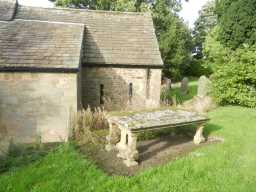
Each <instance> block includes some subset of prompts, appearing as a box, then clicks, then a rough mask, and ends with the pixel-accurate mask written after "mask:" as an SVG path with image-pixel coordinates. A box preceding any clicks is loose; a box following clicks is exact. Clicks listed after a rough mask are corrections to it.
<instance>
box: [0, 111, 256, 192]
mask: <svg viewBox="0 0 256 192" xmlns="http://www.w3.org/2000/svg"><path fill="white" fill-rule="evenodd" d="M209 116H210V117H211V121H210V122H209V124H208V125H207V126H206V132H207V133H209V134H210V135H218V136H221V137H223V138H224V139H225V142H224V143H219V144H216V145H209V146H207V147H204V148H200V149H199V150H196V151H195V152H192V153H190V154H189V155H187V156H186V157H182V158H180V159H177V160H175V161H172V162H169V163H168V164H166V165H164V166H160V167H158V168H152V169H150V170H147V171H145V172H142V173H140V174H139V175H136V176H134V177H117V176H116V177H110V176H107V175H106V174H104V173H103V172H102V171H101V170H100V169H98V168H97V167H96V166H95V165H94V164H93V162H90V161H88V160H86V157H83V156H82V155H80V154H79V153H78V152H77V151H76V150H75V149H74V147H73V146H72V145H68V144H67V145H63V146H60V147H58V148H57V149H56V150H55V151H53V152H51V153H49V154H48V155H47V156H44V157H42V158H41V159H40V160H37V161H35V162H34V163H31V164H29V165H26V166H23V167H21V168H16V169H12V170H9V171H8V172H5V173H4V174H2V175H1V176H0V191H3V192H8V191H15V192H19V191H24V192H28V191H42V192H51V191H52V192H57V191H60V192H65V191H72V192H75V191H79V192H80V191H96V192H98V191H102V192H107V191H111V192H115V191H116V192H119V191H120V192H124V191H129V192H131V191H136V192H143V191H145V192H150V191H156V192H165V191H182V192H184V191H185V192H190V191H191V192H192V191H193V192H199V191H201V192H208V191H209V192H210V191H212V192H216V191H232V192H235V191H239V192H240V191H243V192H250V191H255V190H256V155H255V154H256V142H255V138H256V110H255V109H248V108H243V107H233V106H228V107H220V108H218V109H216V110H215V111H213V112H211V113H210V114H209Z"/></svg>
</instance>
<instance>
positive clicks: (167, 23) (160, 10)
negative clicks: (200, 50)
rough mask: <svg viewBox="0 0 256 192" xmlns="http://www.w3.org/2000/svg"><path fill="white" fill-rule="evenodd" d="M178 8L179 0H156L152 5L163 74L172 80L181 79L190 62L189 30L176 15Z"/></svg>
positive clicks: (190, 43)
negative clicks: (162, 63)
mask: <svg viewBox="0 0 256 192" xmlns="http://www.w3.org/2000/svg"><path fill="white" fill-rule="evenodd" d="M180 9H181V4H180V2H177V1H165V0H157V1H156V2H155V4H154V6H153V7H152V13H153V20H154V25H155V29H156V35H157V38H158V41H159V47H160V52H161V55H162V59H163V62H164V70H163V72H164V76H167V77H169V78H171V79H173V80H179V79H181V77H182V76H183V75H185V72H186V71H187V70H186V69H187V68H188V67H189V65H190V62H191V50H192V37H191V32H190V30H189V29H188V26H187V25H185V24H184V22H183V20H182V19H181V18H179V17H178V15H177V12H178V11H179V10H180Z"/></svg>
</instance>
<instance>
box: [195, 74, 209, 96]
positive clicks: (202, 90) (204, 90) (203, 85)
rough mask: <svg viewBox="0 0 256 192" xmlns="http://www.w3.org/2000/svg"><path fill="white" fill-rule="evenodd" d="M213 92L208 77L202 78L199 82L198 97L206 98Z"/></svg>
mask: <svg viewBox="0 0 256 192" xmlns="http://www.w3.org/2000/svg"><path fill="white" fill-rule="evenodd" d="M210 92H211V81H210V80H209V79H208V78H207V77H206V76H201V77H200V78H199V80H198V88H197V96H198V97H206V96H208V95H209V94H210Z"/></svg>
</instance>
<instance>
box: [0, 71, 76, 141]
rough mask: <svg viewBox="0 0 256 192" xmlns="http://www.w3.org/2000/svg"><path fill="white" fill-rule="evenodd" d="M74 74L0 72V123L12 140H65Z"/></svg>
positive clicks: (73, 96) (73, 104) (73, 97)
mask: <svg viewBox="0 0 256 192" xmlns="http://www.w3.org/2000/svg"><path fill="white" fill-rule="evenodd" d="M77 98H78V96H77V74H75V73H67V74H64V73H22V72H19V73H4V72H1V73H0V126H1V127H2V128H5V129H6V130H7V132H8V135H9V136H10V137H11V138H13V141H14V142H22V143H24V142H26V143H30V142H35V141H38V140H39V139H40V140H41V141H42V142H56V141H66V140H67V138H68V135H69V130H68V121H69V112H70V110H71V108H72V110H73V111H75V110H77Z"/></svg>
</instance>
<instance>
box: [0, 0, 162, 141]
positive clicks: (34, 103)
mask: <svg viewBox="0 0 256 192" xmlns="http://www.w3.org/2000/svg"><path fill="white" fill-rule="evenodd" d="M162 66H163V62H162V59H161V55H160V52H159V47H158V43H157V39H156V36H155V31H154V27H153V22H152V17H151V15H150V14H149V13H128V12H126V13H122V12H108V11H90V10H79V9H61V8H38V7H37V8H36V7H26V6H21V5H18V3H17V2H16V0H0V89H1V92H0V112H1V113H0V126H2V127H4V128H6V130H7V132H8V135H9V136H10V138H13V139H14V140H15V141H18V142H34V141H36V140H38V139H40V141H42V142H56V141H66V140H67V139H68V137H69V134H70V130H69V129H68V119H69V116H70V111H71V110H72V111H77V110H79V109H80V108H82V107H87V106H88V105H90V106H91V107H97V106H105V107H108V108H109V109H110V110H112V109H144V108H155V107H158V106H159V102H160V83H161V69H162Z"/></svg>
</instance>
